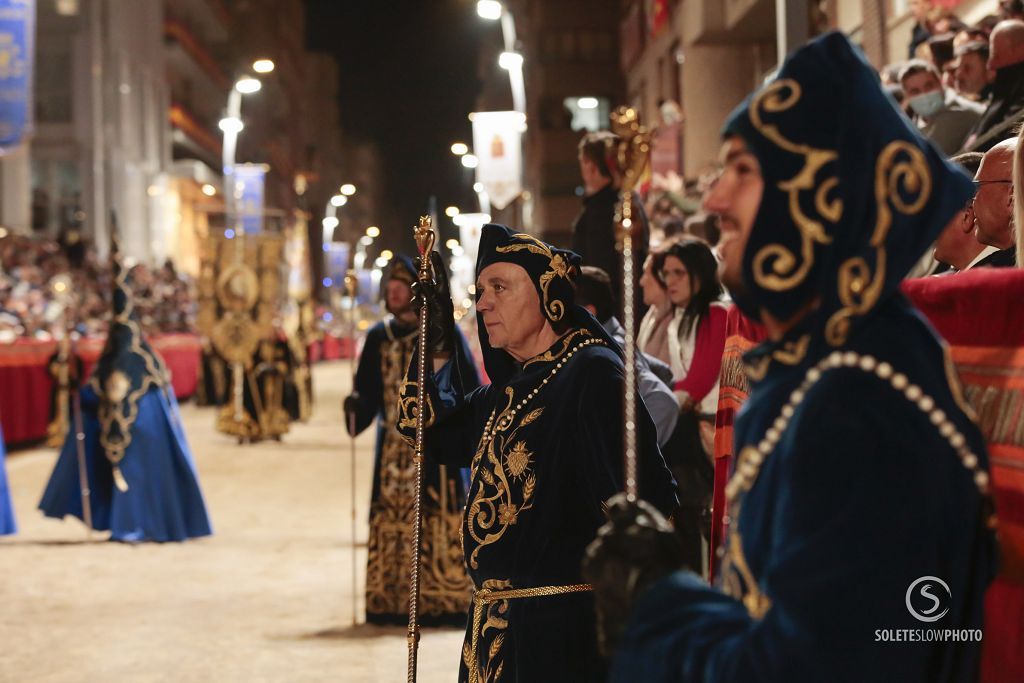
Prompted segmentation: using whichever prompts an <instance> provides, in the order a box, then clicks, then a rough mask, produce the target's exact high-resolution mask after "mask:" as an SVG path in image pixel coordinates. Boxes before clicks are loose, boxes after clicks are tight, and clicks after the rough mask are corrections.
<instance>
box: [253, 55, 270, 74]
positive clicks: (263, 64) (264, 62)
mask: <svg viewBox="0 0 1024 683" xmlns="http://www.w3.org/2000/svg"><path fill="white" fill-rule="evenodd" d="M252 70H253V71H255V72H256V73H258V74H268V73H270V72H271V71H273V70H274V60H272V59H257V60H256V61H255V62H253V63H252Z"/></svg>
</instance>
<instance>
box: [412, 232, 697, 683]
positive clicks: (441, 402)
mask: <svg viewBox="0 0 1024 683" xmlns="http://www.w3.org/2000/svg"><path fill="white" fill-rule="evenodd" d="M579 267H580V258H579V256H577V255H576V254H574V253H573V252H570V251H565V250H561V249H556V248H554V247H552V246H550V245H548V244H545V243H544V242H541V241H540V240H538V239H537V238H535V237H533V236H531V235H527V234H521V233H513V232H512V231H511V230H509V229H508V228H506V227H505V226H502V225H493V224H492V225H485V226H484V227H483V230H482V232H481V236H480V245H479V249H478V256H477V263H476V272H477V280H476V297H477V302H476V312H477V323H478V330H479V335H480V347H481V349H482V351H483V356H484V365H485V369H486V370H487V375H488V376H489V377H490V379H491V384H489V385H487V386H483V387H480V388H478V389H476V390H471V388H470V387H468V386H467V385H466V382H465V379H464V377H465V376H466V370H465V369H464V368H463V367H462V360H461V358H460V357H459V356H458V355H457V354H454V355H453V354H452V349H453V342H454V339H455V337H454V335H453V330H454V322H453V319H452V309H453V306H452V302H451V298H450V294H449V293H448V289H447V281H446V278H445V273H444V268H443V265H441V263H440V259H439V258H437V257H435V258H434V273H435V277H436V278H437V282H436V284H428V285H426V286H424V285H422V284H420V283H417V288H418V292H419V295H420V296H423V297H425V298H426V300H427V302H428V304H429V306H430V318H429V321H430V332H429V339H428V344H429V345H430V347H429V348H430V351H431V355H432V357H433V358H434V362H433V372H432V373H431V374H430V376H429V377H427V378H426V387H424V388H425V390H426V405H425V406H424V410H425V412H424V418H425V420H426V421H427V425H428V426H427V429H426V444H425V446H426V454H427V457H428V459H429V458H434V459H436V460H438V461H441V462H444V463H445V464H447V465H449V466H452V467H465V466H467V465H470V466H471V467H472V483H471V486H470V490H469V503H468V505H467V507H466V510H465V515H464V518H463V520H462V541H463V551H464V553H465V560H466V565H467V567H468V570H469V576H470V578H471V579H472V581H473V586H474V589H475V593H474V597H473V606H472V609H471V611H470V620H469V624H468V628H467V630H466V636H465V640H464V644H463V650H462V664H461V669H460V673H459V680H460V681H462V682H464V683H467V682H471V683H484V682H487V681H498V680H501V681H599V680H604V676H605V672H606V663H605V661H604V660H603V659H602V658H601V657H600V655H599V654H598V651H597V641H596V633H595V626H594V602H593V596H592V595H591V593H590V586H588V585H586V584H585V583H584V582H583V580H582V577H581V576H580V560H581V559H582V557H583V550H584V548H585V547H586V546H587V544H588V543H590V541H591V540H592V539H593V538H594V535H595V533H596V532H597V529H598V527H599V526H600V525H601V524H602V522H603V521H604V519H605V516H604V504H605V501H606V500H608V499H609V498H610V497H611V496H612V495H614V494H615V493H616V492H617V491H620V490H621V489H622V486H623V478H622V443H623V417H622V397H623V364H622V357H621V350H620V349H619V347H618V345H616V344H615V342H614V341H613V340H612V339H611V338H610V337H609V336H608V334H607V332H606V331H605V330H604V328H602V327H601V325H600V323H598V321H597V320H595V319H594V317H593V316H592V315H590V314H589V313H588V312H587V311H586V310H584V309H583V308H581V307H580V306H577V305H576V304H575V303H574V289H573V282H574V280H575V278H576V277H577V275H578V273H579ZM418 381H419V380H418V376H417V367H416V365H415V363H410V366H409V374H408V376H407V380H406V382H405V383H404V384H403V385H402V392H401V396H400V401H401V405H400V414H399V418H398V428H399V431H400V432H401V433H402V434H403V436H404V437H405V438H406V439H407V440H408V441H409V442H410V443H412V440H413V439H414V438H415V414H416V412H417V408H416V401H417V399H416V392H417V386H418ZM637 403H638V405H637V408H638V410H637V416H638V425H637V429H638V430H639V431H640V437H641V438H640V439H639V443H640V444H642V448H641V450H640V453H639V465H640V467H639V472H640V490H641V491H643V492H644V495H645V496H647V498H648V500H651V501H653V502H654V503H655V504H656V505H657V506H658V508H659V509H660V510H661V511H662V512H663V513H664V514H671V513H672V512H673V511H674V510H675V508H676V506H677V505H678V502H677V500H676V495H675V482H674V481H673V480H672V475H671V473H670V472H669V471H668V468H667V467H666V465H665V462H664V460H663V459H662V457H661V453H660V452H659V451H658V447H657V439H656V434H655V428H654V423H653V422H652V420H651V418H650V415H649V414H648V413H647V410H646V408H645V407H644V405H643V402H642V400H641V399H640V398H639V397H637Z"/></svg>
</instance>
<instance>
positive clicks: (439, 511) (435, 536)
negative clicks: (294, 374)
mask: <svg viewBox="0 0 1024 683" xmlns="http://www.w3.org/2000/svg"><path fill="white" fill-rule="evenodd" d="M415 337H416V334H415V333H414V334H412V335H409V336H406V337H400V338H393V339H394V340H393V341H392V340H389V341H385V342H383V343H382V345H381V377H382V381H383V387H384V406H385V411H384V415H385V418H384V419H385V422H384V424H385V425H388V426H389V427H388V428H387V429H385V431H384V437H383V438H384V441H383V444H382V446H381V454H380V463H379V466H378V468H377V469H378V475H377V476H378V477H379V481H378V493H377V497H376V498H375V499H374V500H373V502H372V503H371V505H370V535H369V543H368V545H369V548H368V559H367V571H366V609H367V611H368V612H373V613H377V614H391V615H403V614H405V613H406V610H407V608H408V600H409V562H408V557H409V544H410V543H412V520H413V515H414V514H415V501H414V496H415V492H416V466H415V464H414V462H413V450H412V449H411V448H410V447H409V446H408V445H407V444H406V443H405V442H404V440H403V439H402V438H401V436H400V435H399V433H398V431H397V430H396V429H395V428H394V427H392V426H390V425H394V424H395V418H396V417H397V416H396V413H397V412H398V410H399V405H400V404H399V400H398V399H399V395H398V393H399V386H400V385H399V383H398V382H397V381H396V380H398V378H400V377H401V376H402V373H404V372H405V369H406V368H407V367H408V364H409V360H410V359H411V358H412V353H413V345H414V343H415ZM447 475H448V473H447V469H446V468H445V467H443V466H442V467H441V468H440V477H439V480H438V481H439V483H440V488H435V487H433V486H426V487H424V497H423V512H424V514H423V534H422V535H421V545H420V549H421V551H422V560H423V563H422V566H421V568H420V607H419V610H420V614H421V615H428V616H440V615H445V614H459V613H462V612H464V611H465V609H466V607H467V604H468V602H469V595H470V588H471V585H472V584H471V582H470V581H469V578H468V577H467V576H466V570H465V562H464V560H463V554H462V546H461V544H460V543H459V530H460V528H461V526H462V509H461V508H462V505H461V503H460V501H459V499H458V496H457V495H456V488H455V480H454V479H450V478H449V477H448V476H447Z"/></svg>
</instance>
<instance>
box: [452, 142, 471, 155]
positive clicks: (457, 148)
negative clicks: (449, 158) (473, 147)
mask: <svg viewBox="0 0 1024 683" xmlns="http://www.w3.org/2000/svg"><path fill="white" fill-rule="evenodd" d="M468 151H469V147H467V146H466V143H465V142H456V143H454V144H453V145H452V154H454V155H455V156H458V157H461V156H462V155H463V154H465V153H467V152H468Z"/></svg>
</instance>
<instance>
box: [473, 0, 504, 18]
mask: <svg viewBox="0 0 1024 683" xmlns="http://www.w3.org/2000/svg"><path fill="white" fill-rule="evenodd" d="M476 13H477V14H479V15H480V18H481V19H487V20H488V21H497V20H498V19H501V3H500V2H498V1H497V0H479V2H477V3H476Z"/></svg>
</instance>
